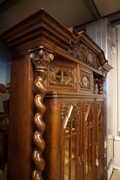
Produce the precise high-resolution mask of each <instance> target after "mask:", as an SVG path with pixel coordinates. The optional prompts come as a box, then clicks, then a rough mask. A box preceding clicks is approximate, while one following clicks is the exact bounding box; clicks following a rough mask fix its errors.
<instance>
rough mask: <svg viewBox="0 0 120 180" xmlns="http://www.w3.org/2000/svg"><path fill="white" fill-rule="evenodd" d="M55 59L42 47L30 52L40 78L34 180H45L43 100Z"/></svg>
mask: <svg viewBox="0 0 120 180" xmlns="http://www.w3.org/2000/svg"><path fill="white" fill-rule="evenodd" d="M53 58H54V57H53V54H52V53H50V52H48V51H46V50H44V49H43V47H40V49H38V50H35V51H30V60H31V61H32V63H33V64H34V65H35V71H37V72H38V76H37V78H36V79H35V81H34V84H35V86H36V88H37V90H38V93H37V94H36V96H35V98H34V104H35V106H36V109H37V112H36V113H35V115H34V124H35V132H34V135H33V141H34V144H35V149H34V151H33V162H34V165H35V167H34V169H33V173H32V180H43V177H42V172H43V170H44V168H45V161H44V159H43V157H42V153H43V151H44V148H45V141H44V139H43V133H44V131H45V123H44V121H43V116H44V113H45V110H46V107H45V105H44V103H43V99H44V97H45V95H46V91H47V90H46V87H45V84H44V81H45V79H46V75H47V65H48V63H50V61H52V60H53Z"/></svg>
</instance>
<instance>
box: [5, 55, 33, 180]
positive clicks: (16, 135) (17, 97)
mask: <svg viewBox="0 0 120 180" xmlns="http://www.w3.org/2000/svg"><path fill="white" fill-rule="evenodd" d="M33 81H34V80H33V70H32V64H31V62H30V61H29V57H28V56H27V55H26V56H24V57H20V58H17V59H15V60H13V61H12V70H11V92H10V124H9V142H8V143H9V144H8V148H9V149H8V161H9V169H8V177H9V180H15V179H17V180H21V179H22V180H26V179H27V180H31V174H32V166H31V164H32V148H33V142H32V133H33V111H34V103H33V98H34V97H33V93H32V84H33Z"/></svg>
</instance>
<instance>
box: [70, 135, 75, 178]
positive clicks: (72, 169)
mask: <svg viewBox="0 0 120 180" xmlns="http://www.w3.org/2000/svg"><path fill="white" fill-rule="evenodd" d="M75 147H76V136H75V137H73V138H72V155H71V158H72V160H71V180H76V152H75V151H76V148H75Z"/></svg>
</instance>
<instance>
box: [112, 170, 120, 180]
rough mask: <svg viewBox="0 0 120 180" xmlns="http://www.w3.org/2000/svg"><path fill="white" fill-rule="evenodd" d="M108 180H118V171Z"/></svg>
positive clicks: (119, 174) (119, 179)
mask: <svg viewBox="0 0 120 180" xmlns="http://www.w3.org/2000/svg"><path fill="white" fill-rule="evenodd" d="M110 180H120V171H117V170H116V171H114V173H113V174H112V177H111V179H110Z"/></svg>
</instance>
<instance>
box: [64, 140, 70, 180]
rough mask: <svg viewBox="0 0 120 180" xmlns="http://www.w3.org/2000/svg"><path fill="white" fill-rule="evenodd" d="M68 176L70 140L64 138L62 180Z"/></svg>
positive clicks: (65, 179)
mask: <svg viewBox="0 0 120 180" xmlns="http://www.w3.org/2000/svg"><path fill="white" fill-rule="evenodd" d="M69 176H70V140H69V139H65V162H64V180H69Z"/></svg>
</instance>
